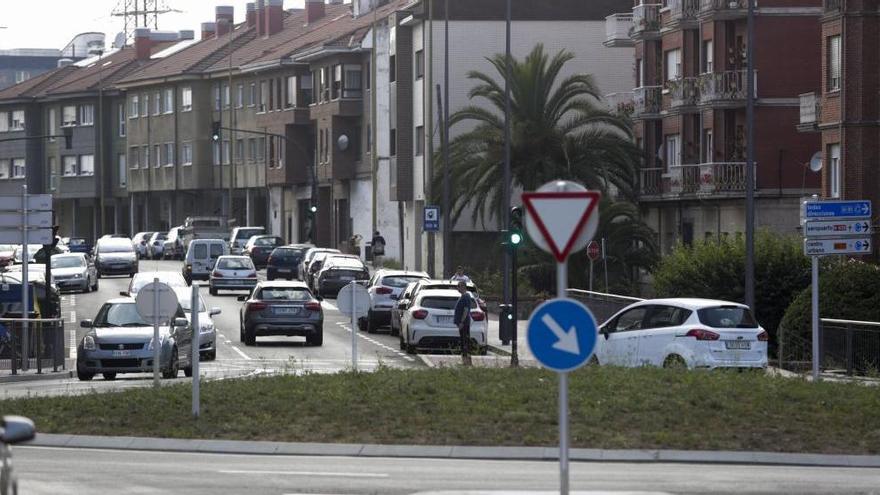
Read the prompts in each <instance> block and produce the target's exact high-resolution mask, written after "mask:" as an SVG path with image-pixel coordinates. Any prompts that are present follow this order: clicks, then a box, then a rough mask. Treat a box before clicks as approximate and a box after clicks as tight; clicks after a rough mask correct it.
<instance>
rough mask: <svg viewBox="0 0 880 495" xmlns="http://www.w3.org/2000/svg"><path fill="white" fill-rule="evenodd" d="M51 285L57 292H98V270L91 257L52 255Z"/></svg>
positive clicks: (74, 254)
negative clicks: (72, 290)
mask: <svg viewBox="0 0 880 495" xmlns="http://www.w3.org/2000/svg"><path fill="white" fill-rule="evenodd" d="M51 263H52V283H53V284H55V287H58V290H65V289H75V290H79V291H82V292H92V291H96V290H98V269H97V268H95V262H94V261H93V260H92V257H91V256H89V255H88V254H84V253H66V254H54V255H52V258H51Z"/></svg>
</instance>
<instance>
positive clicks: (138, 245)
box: [131, 232, 155, 258]
mask: <svg viewBox="0 0 880 495" xmlns="http://www.w3.org/2000/svg"><path fill="white" fill-rule="evenodd" d="M153 234H155V232H138V233H137V234H135V235H134V237H132V239H131V243H132V245H133V246H134V250H135V251H136V252H137V255H138V258H146V257H147V241H149V240H150V237H153Z"/></svg>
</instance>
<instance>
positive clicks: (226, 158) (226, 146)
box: [223, 139, 230, 165]
mask: <svg viewBox="0 0 880 495" xmlns="http://www.w3.org/2000/svg"><path fill="white" fill-rule="evenodd" d="M229 151H230V150H229V140H228V139H227V140H225V141H223V165H229Z"/></svg>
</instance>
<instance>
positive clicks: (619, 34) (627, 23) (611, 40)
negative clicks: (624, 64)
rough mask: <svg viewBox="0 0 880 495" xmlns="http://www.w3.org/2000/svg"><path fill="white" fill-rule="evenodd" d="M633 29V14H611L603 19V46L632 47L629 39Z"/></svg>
mask: <svg viewBox="0 0 880 495" xmlns="http://www.w3.org/2000/svg"><path fill="white" fill-rule="evenodd" d="M632 28H633V14H632V13H631V12H627V13H625V14H611V15H609V16H608V17H606V18H605V46H632V44H633V41H632V39H631V38H630V37H629V33H630V30H632Z"/></svg>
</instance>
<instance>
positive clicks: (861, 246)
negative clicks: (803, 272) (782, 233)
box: [804, 237, 873, 256]
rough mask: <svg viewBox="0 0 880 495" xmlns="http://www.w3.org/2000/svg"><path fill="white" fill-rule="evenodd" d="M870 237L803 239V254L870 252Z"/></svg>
mask: <svg viewBox="0 0 880 495" xmlns="http://www.w3.org/2000/svg"><path fill="white" fill-rule="evenodd" d="M872 247H873V246H872V243H871V238H870V237H843V238H838V239H804V254H806V255H807V256H824V255H830V254H863V255H864V254H871V248H872Z"/></svg>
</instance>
